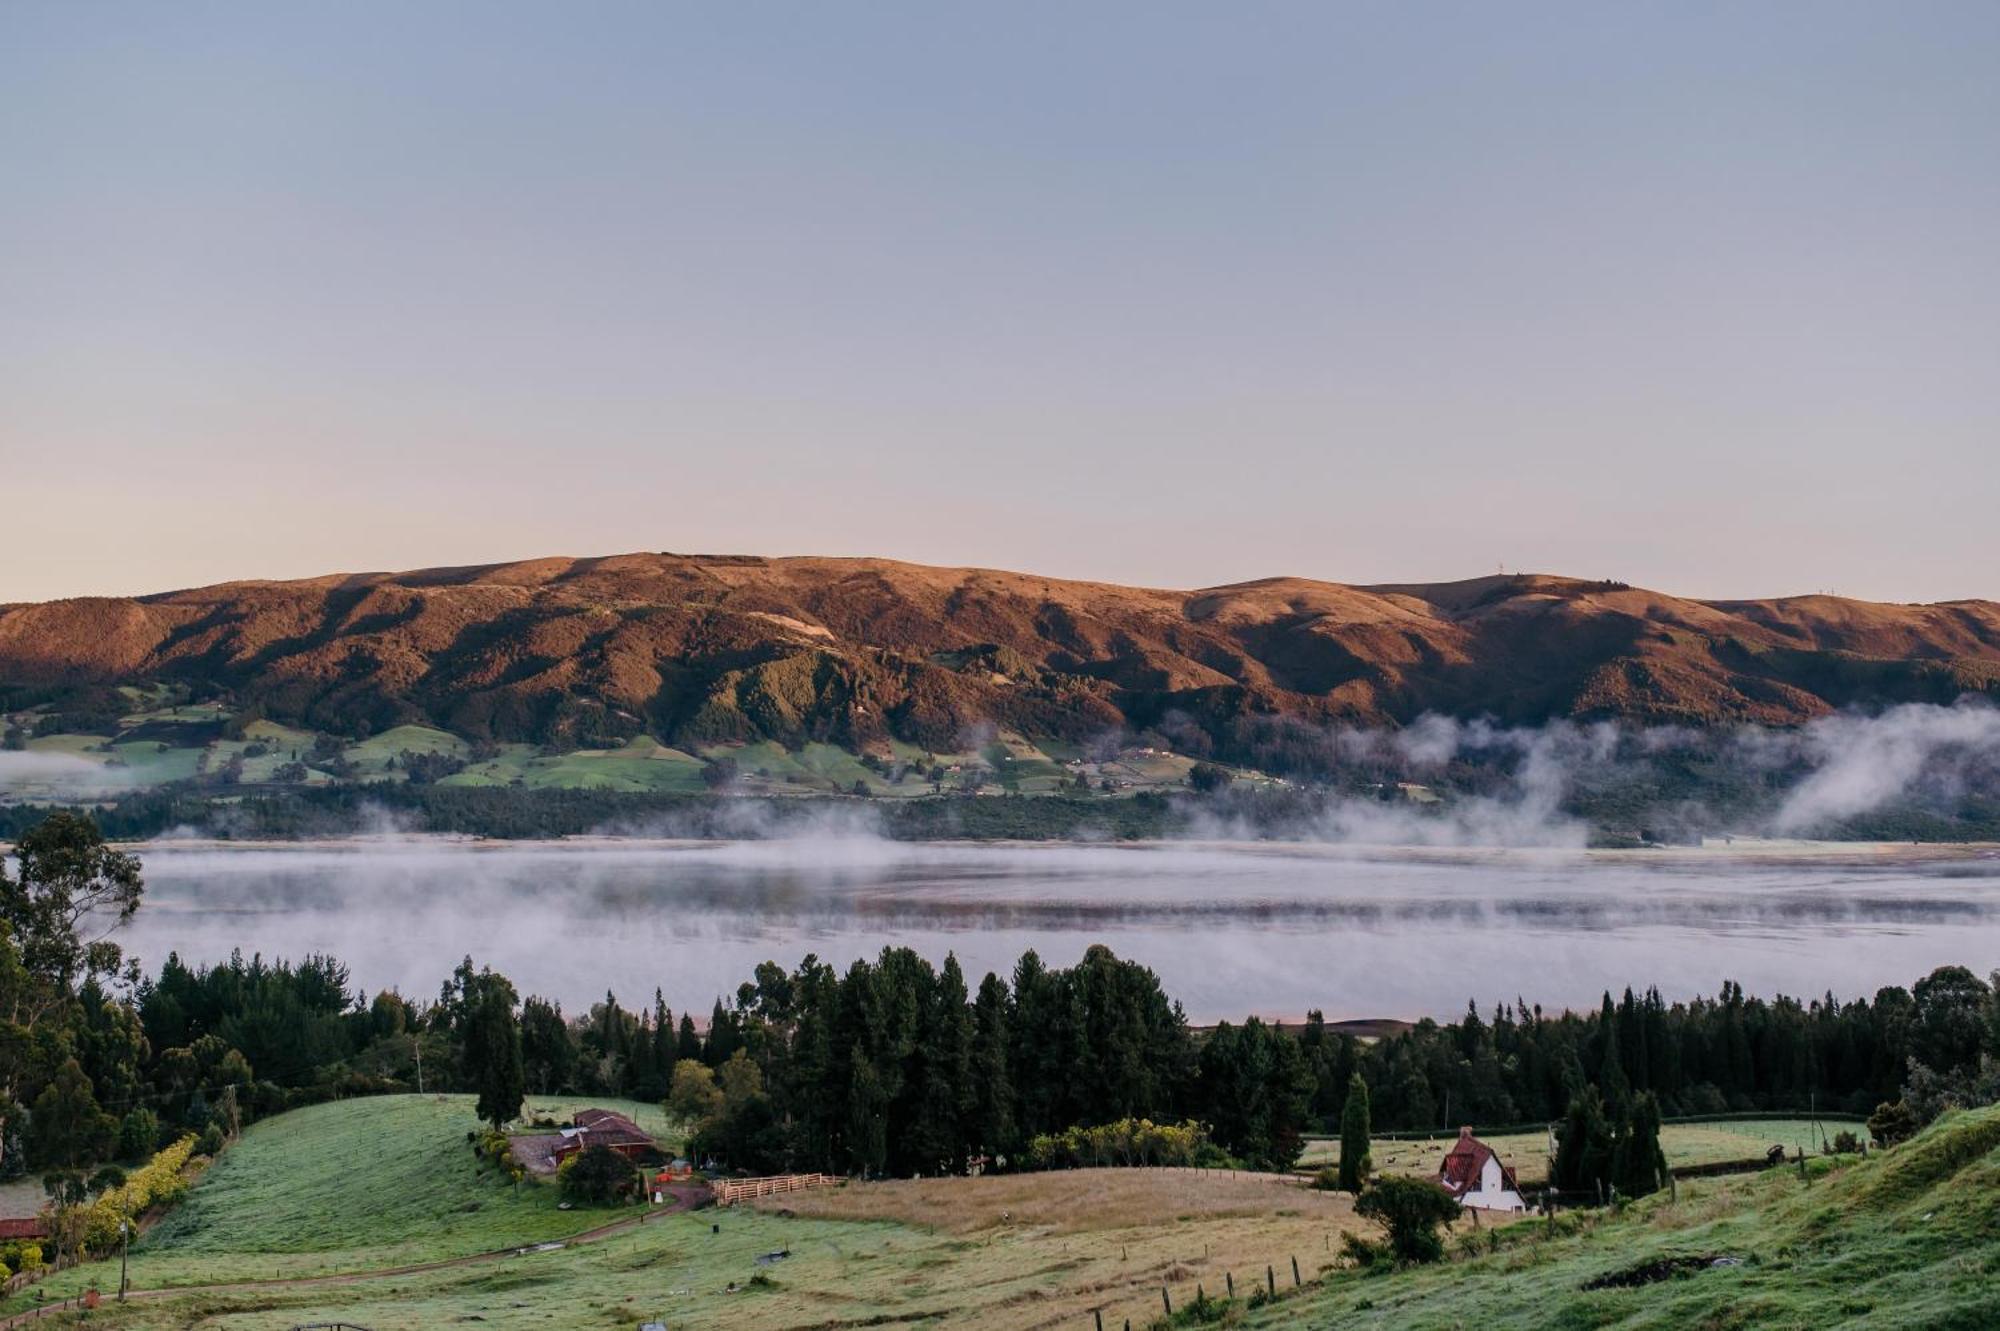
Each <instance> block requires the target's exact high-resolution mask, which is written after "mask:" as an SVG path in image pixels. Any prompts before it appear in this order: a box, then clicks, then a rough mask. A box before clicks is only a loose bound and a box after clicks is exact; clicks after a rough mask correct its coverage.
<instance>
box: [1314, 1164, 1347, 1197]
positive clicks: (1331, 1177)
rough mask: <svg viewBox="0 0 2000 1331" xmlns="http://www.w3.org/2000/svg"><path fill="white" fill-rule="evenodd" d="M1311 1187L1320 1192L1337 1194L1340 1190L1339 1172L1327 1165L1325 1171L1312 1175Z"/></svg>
mask: <svg viewBox="0 0 2000 1331" xmlns="http://www.w3.org/2000/svg"><path fill="white" fill-rule="evenodd" d="M1312 1185H1313V1187H1315V1188H1317V1189H1318V1190H1319V1191H1321V1192H1339V1191H1340V1190H1341V1187H1340V1171H1339V1170H1338V1169H1335V1168H1334V1167H1333V1166H1332V1165H1328V1166H1327V1167H1326V1168H1325V1169H1322V1170H1320V1171H1319V1173H1317V1174H1314V1175H1313V1181H1312Z"/></svg>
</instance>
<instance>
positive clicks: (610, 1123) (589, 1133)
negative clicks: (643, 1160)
mask: <svg viewBox="0 0 2000 1331" xmlns="http://www.w3.org/2000/svg"><path fill="white" fill-rule="evenodd" d="M563 1135H564V1136H565V1137H569V1138H571V1140H574V1141H579V1142H581V1143H582V1144H583V1145H586V1146H651V1145H652V1144H653V1135H652V1134H651V1133H649V1132H646V1131H644V1130H642V1129H641V1128H640V1127H639V1125H638V1124H637V1123H634V1122H633V1121H632V1120H631V1119H629V1118H627V1117H625V1116H624V1115H623V1114H620V1113H616V1112H614V1111H612V1110H609V1109H580V1110H578V1111H577V1114H576V1129H575V1131H574V1132H569V1131H566V1132H564V1133H563Z"/></svg>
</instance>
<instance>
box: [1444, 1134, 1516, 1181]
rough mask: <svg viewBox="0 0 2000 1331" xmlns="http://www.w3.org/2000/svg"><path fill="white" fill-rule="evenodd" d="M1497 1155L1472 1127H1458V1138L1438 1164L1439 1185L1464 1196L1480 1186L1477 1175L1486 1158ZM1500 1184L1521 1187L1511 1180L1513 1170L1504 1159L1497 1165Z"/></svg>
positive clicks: (1483, 1166)
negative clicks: (1475, 1133) (1473, 1133)
mask: <svg viewBox="0 0 2000 1331" xmlns="http://www.w3.org/2000/svg"><path fill="white" fill-rule="evenodd" d="M1493 1159H1497V1157H1496V1156H1495V1155H1494V1154H1493V1148H1492V1147H1490V1146H1488V1145H1487V1144H1486V1143H1485V1142H1483V1141H1481V1140H1479V1138H1477V1137H1475V1136H1473V1135H1472V1129H1471V1128H1460V1129H1459V1130H1458V1140H1457V1141H1456V1142H1454V1143H1453V1144H1452V1148H1451V1149H1450V1150H1449V1151H1447V1152H1445V1156H1444V1163H1443V1164H1442V1165H1439V1166H1438V1180H1437V1181H1438V1186H1439V1187H1441V1188H1443V1189H1444V1190H1445V1191H1446V1192H1448V1193H1450V1194H1451V1195H1452V1196H1454V1197H1463V1196H1464V1195H1465V1194H1466V1193H1468V1192H1472V1191H1474V1190H1475V1189H1477V1188H1478V1187H1479V1177H1480V1175H1481V1174H1483V1173H1484V1172H1485V1171H1486V1162H1487V1161H1488V1160H1493ZM1500 1182H1501V1184H1502V1186H1504V1187H1507V1188H1511V1189H1513V1190H1515V1191H1516V1192H1518V1191H1520V1186H1521V1185H1520V1184H1519V1183H1516V1182H1515V1181H1514V1171H1513V1170H1512V1169H1510V1168H1508V1167H1507V1165H1506V1163H1505V1162H1504V1161H1503V1162H1501V1165H1500Z"/></svg>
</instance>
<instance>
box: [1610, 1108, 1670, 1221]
mask: <svg viewBox="0 0 2000 1331" xmlns="http://www.w3.org/2000/svg"><path fill="white" fill-rule="evenodd" d="M1611 1184H1612V1186H1613V1187H1615V1188H1617V1189H1618V1195H1619V1196H1621V1197H1644V1196H1645V1195H1646V1194H1647V1193H1650V1192H1657V1191H1659V1190H1660V1189H1661V1188H1664V1187H1665V1186H1666V1185H1667V1157H1666V1153H1665V1152H1664V1151H1662V1150H1661V1149H1660V1102H1659V1101H1658V1100H1656V1099H1654V1098H1653V1093H1652V1092H1651V1091H1641V1092H1640V1093H1639V1094H1638V1095H1636V1096H1634V1097H1633V1099H1632V1104H1631V1106H1630V1108H1628V1109H1627V1110H1626V1112H1625V1115H1624V1120H1623V1122H1622V1123H1621V1124H1620V1126H1619V1132H1618V1141H1617V1144H1616V1145H1615V1146H1613V1147H1612V1150H1611Z"/></svg>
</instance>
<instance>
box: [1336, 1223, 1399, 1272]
mask: <svg viewBox="0 0 2000 1331" xmlns="http://www.w3.org/2000/svg"><path fill="white" fill-rule="evenodd" d="M1340 1255H1341V1256H1342V1257H1345V1258H1347V1260H1348V1261H1350V1262H1353V1263H1354V1264H1355V1265H1356V1266H1360V1267H1369V1266H1373V1265H1375V1263H1376V1262H1378V1261H1380V1260H1381V1259H1382V1258H1384V1257H1387V1256H1388V1253H1386V1252H1385V1251H1383V1248H1382V1245H1381V1244H1379V1243H1370V1242H1369V1241H1368V1240H1367V1239H1364V1238H1362V1237H1361V1236H1360V1235H1359V1234H1356V1233H1355V1232H1353V1231H1352V1230H1349V1231H1347V1232H1346V1233H1344V1234H1342V1235H1341V1236H1340Z"/></svg>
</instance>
